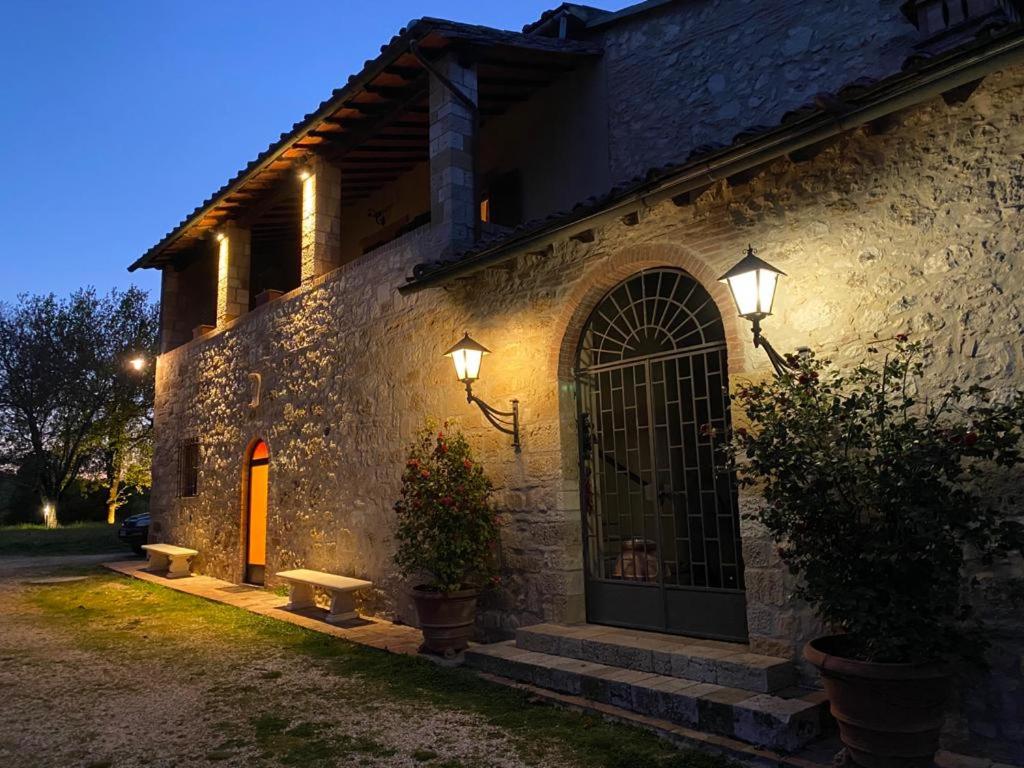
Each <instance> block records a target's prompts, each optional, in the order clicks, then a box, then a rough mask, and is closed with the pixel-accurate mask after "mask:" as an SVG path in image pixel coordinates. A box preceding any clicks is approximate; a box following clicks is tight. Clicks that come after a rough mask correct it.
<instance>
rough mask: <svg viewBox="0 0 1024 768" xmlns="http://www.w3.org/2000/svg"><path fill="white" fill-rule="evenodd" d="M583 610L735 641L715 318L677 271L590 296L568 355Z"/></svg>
mask: <svg viewBox="0 0 1024 768" xmlns="http://www.w3.org/2000/svg"><path fill="white" fill-rule="evenodd" d="M576 376H577V387H578V388H577V392H578V403H579V411H580V412H579V418H580V425H579V426H580V440H581V446H580V462H581V467H580V469H581V488H582V508H583V526H584V559H585V563H586V578H587V584H586V588H587V615H588V620H589V621H592V622H596V623H603V624H613V625H618V626H629V627H637V628H641V629H651V630H658V631H666V632H675V633H680V634H688V635H694V636H701V637H713V638H719V639H728V640H746V637H747V627H746V605H745V600H744V592H743V563H742V559H741V555H740V538H739V515H738V510H737V503H736V488H735V482H734V480H733V477H732V475H731V473H729V472H728V471H725V469H724V468H723V466H722V459H721V455H720V453H719V451H718V450H717V448H718V447H719V446H720V444H721V441H722V440H723V439H724V437H725V435H727V434H728V430H729V406H728V365H727V359H726V347H725V332H724V328H723V326H722V318H721V316H720V314H719V312H718V309H717V307H716V306H715V303H714V301H713V300H712V298H711V296H710V295H709V294H708V293H707V291H705V290H704V288H703V287H701V285H700V284H699V283H698V282H697V281H695V280H694V279H693V278H692V277H690V276H689V275H688V274H686V273H685V272H682V271H680V270H674V269H659V270H653V271H645V272H641V273H639V274H637V275H635V276H633V277H631V278H630V279H628V280H626V281H625V282H623V283H620V284H619V285H618V286H617V287H616V288H614V289H613V290H612V291H611V292H609V293H608V295H607V296H605V298H604V299H602V301H601V303H600V304H599V305H598V306H597V308H596V309H595V310H594V312H593V313H592V314H591V316H590V319H589V320H588V322H587V326H586V329H585V330H584V332H583V337H582V339H581V342H580V348H579V355H578V359H577V368H576Z"/></svg>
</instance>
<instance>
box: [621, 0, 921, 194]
mask: <svg viewBox="0 0 1024 768" xmlns="http://www.w3.org/2000/svg"><path fill="white" fill-rule="evenodd" d="M899 6H900V0H834V1H830V2H811V3H796V2H794V3H785V2H771V1H770V0H695V2H686V3H670V4H667V5H666V6H664V7H662V8H661V9H659V10H657V11H653V12H650V13H647V14H642V15H639V16H636V17H634V18H632V19H626V20H625V21H623V22H621V23H618V24H616V25H614V26H611V27H609V28H608V31H607V32H606V34H605V36H604V45H605V54H604V65H605V68H606V72H607V75H606V76H607V80H608V86H607V87H608V106H609V117H608V125H609V133H610V136H609V139H610V156H611V166H612V178H613V179H615V180H618V181H621V180H623V179H628V178H631V177H633V176H636V175H638V174H642V173H644V172H645V171H646V170H647V169H649V168H654V167H658V166H661V165H665V164H666V163H678V162H680V161H681V160H683V159H685V158H686V156H687V154H689V152H690V151H691V150H692V149H694V148H695V147H699V146H701V145H703V144H710V143H718V144H722V143H725V144H728V143H729V142H730V141H732V138H733V136H735V135H736V134H737V133H739V132H740V131H742V130H746V129H747V128H750V127H751V126H753V125H755V124H760V125H767V126H770V125H776V124H778V122H779V121H780V120H781V118H782V116H783V115H784V114H785V113H786V112H788V111H790V110H792V109H796V108H798V107H802V106H805V105H806V104H807V103H809V102H810V101H811V100H812V99H813V98H814V97H815V96H817V95H818V94H829V93H834V92H835V91H837V90H838V89H839V88H841V87H842V86H844V85H846V84H848V83H851V82H853V81H855V80H857V79H858V78H875V79H878V78H881V77H886V76H888V75H890V74H892V73H893V72H898V71H900V69H901V65H902V64H903V60H904V59H905V58H906V57H907V56H908V54H909V52H910V44H911V43H912V42H913V40H914V39H916V35H917V30H915V29H914V27H913V26H912V25H911V24H910V23H909V22H908V21H907V19H906V18H905V17H904V16H903V14H902V13H901V12H900V10H899Z"/></svg>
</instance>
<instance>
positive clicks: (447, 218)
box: [430, 55, 479, 253]
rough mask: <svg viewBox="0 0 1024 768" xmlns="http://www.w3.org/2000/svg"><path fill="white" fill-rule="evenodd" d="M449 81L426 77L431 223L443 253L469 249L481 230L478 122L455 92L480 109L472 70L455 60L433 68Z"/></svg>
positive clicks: (446, 60)
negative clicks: (477, 166) (427, 79)
mask: <svg viewBox="0 0 1024 768" xmlns="http://www.w3.org/2000/svg"><path fill="white" fill-rule="evenodd" d="M436 66H437V69H438V70H439V71H440V72H441V74H443V75H444V77H445V78H446V79H447V80H448V83H445V82H444V81H442V80H441V79H440V78H438V77H436V76H434V75H433V74H431V76H430V221H431V226H432V228H433V231H434V233H435V235H436V236H438V238H439V244H440V246H441V249H442V252H444V253H456V252H458V251H461V250H465V249H467V248H469V247H470V246H472V245H473V243H474V241H475V240H476V233H477V230H478V228H479V221H478V219H479V211H478V205H479V201H478V200H477V191H476V186H477V185H476V147H477V130H478V119H477V115H476V112H475V110H472V109H470V108H469V106H468V105H467V104H466V103H465V102H463V100H462V99H460V98H459V97H458V96H456V95H455V94H454V93H452V91H451V87H449V86H453V87H455V88H457V89H459V91H460V92H461V93H463V94H464V95H465V96H466V97H467V98H468V99H469V100H470V101H471V102H472V103H473V104H474V105H476V104H477V103H478V90H477V77H476V67H475V66H473V65H469V66H465V65H463V64H460V63H459V60H458V58H457V57H456V56H454V55H449V56H447V57H446V58H443V59H441V60H440V61H438V62H436Z"/></svg>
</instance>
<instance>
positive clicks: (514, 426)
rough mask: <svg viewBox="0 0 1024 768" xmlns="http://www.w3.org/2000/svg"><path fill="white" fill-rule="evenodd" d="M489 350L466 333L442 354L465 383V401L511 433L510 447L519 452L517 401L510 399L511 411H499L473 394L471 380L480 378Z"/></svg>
mask: <svg viewBox="0 0 1024 768" xmlns="http://www.w3.org/2000/svg"><path fill="white" fill-rule="evenodd" d="M490 352H491V350H489V349H488V348H487V347H485V346H484V345H483V344H481V343H480V342H478V341H475V340H473V339H471V338H470V336H469V334H468V333H467V334H466V335H465V336H463V337H462V339H460V340H459V342H458V343H457V344H455V345H454V346H453V347H452V348H451V349H449V350H448V351H447V352H445V353H444V354H445V357H450V358H451V359H452V363H453V364H454V365H455V375H456V376H458V377H459V381H461V382H462V383H463V384H465V385H466V402H467V403H476V405H477V407H479V408H480V410H481V411H482V412H483V414H484V418H486V419H487V420H488V421H489V422H491V425H492V426H494V428H495V429H497V430H499V431H501V432H504V433H505V434H506V435H512V447H513V448H515V449H516V453H519V451H520V447H519V401H518V400H513V401H512V410H511V411H499V410H496V409H495V408H492V407H491V406H489V405H488V404H487V403H485V402H484V401H483V400H481V399H480V398H479V397H477V396H476V395H474V394H473V382H474V381H476V380H477V379H478V378H480V365H481V363H482V362H483V359H484V355H487V354H490Z"/></svg>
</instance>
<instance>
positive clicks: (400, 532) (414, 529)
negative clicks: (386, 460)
mask: <svg viewBox="0 0 1024 768" xmlns="http://www.w3.org/2000/svg"><path fill="white" fill-rule="evenodd" d="M491 490H492V486H491V481H490V480H489V479H488V478H487V475H485V474H484V471H483V469H482V468H481V467H480V465H478V464H477V463H476V462H474V461H473V456H472V453H471V451H470V448H469V443H468V442H467V441H466V437H465V436H464V435H463V434H462V432H460V431H458V430H453V429H451V428H449V426H448V425H447V424H445V426H444V428H443V429H441V430H440V431H437V432H436V433H435V431H434V429H433V428H432V427H431V426H430V425H429V424H428V425H427V426H426V427H425V428H424V429H423V430H422V431H421V432H420V434H419V437H418V438H417V440H416V441H415V442H414V443H413V444H412V445H411V446H409V456H408V460H407V461H406V465H405V471H404V472H403V474H402V495H401V498H400V499H399V500H398V502H397V503H396V504H395V512H396V513H397V515H398V523H397V527H396V529H395V540H396V541H397V543H398V549H397V552H396V553H395V563H396V565H398V567H399V569H400V570H401V571H402V573H403V574H404V575H405V576H413V577H419V576H421V575H427V576H429V578H430V581H429V582H428V583H427V584H426V587H427V588H428V589H431V590H434V591H439V592H456V591H458V590H459V589H463V588H469V587H480V586H485V585H486V584H487V583H489V582H492V581H494V580H495V578H496V577H494V575H493V574H494V567H495V556H494V550H495V549H496V548H497V542H498V516H497V513H496V512H495V510H494V509H493V508H492V506H491V501H490V497H491Z"/></svg>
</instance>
